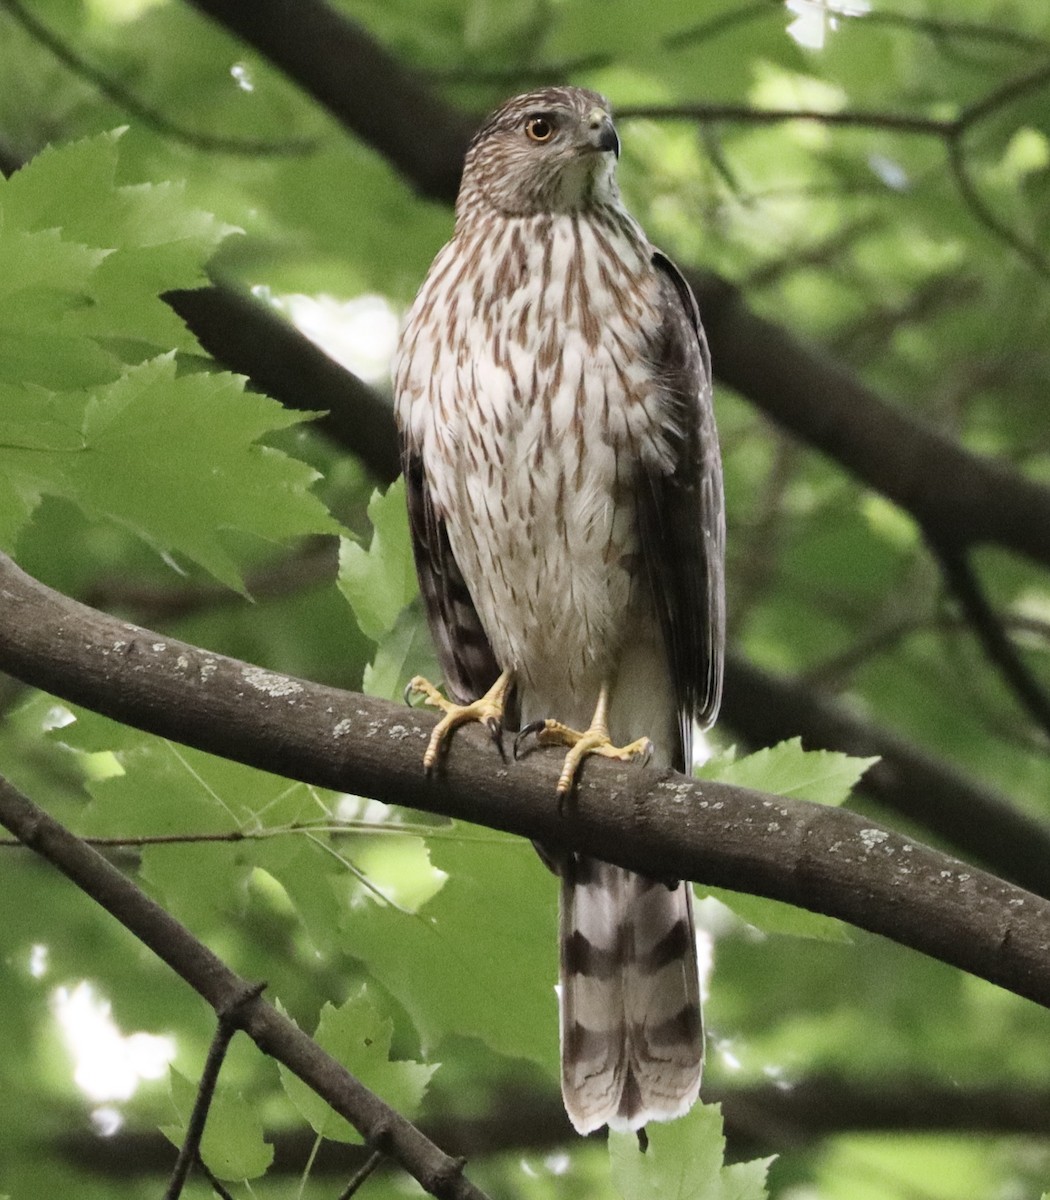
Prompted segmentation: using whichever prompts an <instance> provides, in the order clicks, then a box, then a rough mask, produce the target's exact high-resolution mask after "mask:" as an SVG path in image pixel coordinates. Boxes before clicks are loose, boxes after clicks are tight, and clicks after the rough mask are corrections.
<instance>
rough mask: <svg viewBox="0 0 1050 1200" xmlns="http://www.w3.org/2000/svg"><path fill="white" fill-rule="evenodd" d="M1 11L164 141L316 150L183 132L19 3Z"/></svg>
mask: <svg viewBox="0 0 1050 1200" xmlns="http://www.w3.org/2000/svg"><path fill="white" fill-rule="evenodd" d="M0 7H2V8H4V9H6V11H7V12H8V13H9V14H10V15H11V17H12V18H13V19H14V20H15V21H17V22H18V24H19V25H21V26H22V28H23V29H24V30H25V31H26V33H28V34H29V36H30V37H32V38H33V39H34V40H35V41H37V42H39V43H40V44H41V45H42V46H45V47H46V48H47V49H48V50H49V51H50V52H51V53H52V54H53V55H54V57H55V58H57V59H58V60H59V62H61V63H63V64H64V65H65V66H67V67H68V68H69V69H70V70H71V71H72V72H73V73H74V74H76V75H79V76H80V78H81V79H86V80H87V81H88V82H89V83H90V84H91V85H92V86H93V87H95V88H97V90H98V91H100V92H101V93H102V95H103V96H105V97H106V98H107V99H108V100H111V101H112V102H113V103H114V104H116V105H117V106H118V107H120V108H122V109H123V110H124V111H125V112H127V113H130V115H131V116H133V117H138V119H139V120H140V121H142V122H143V123H144V124H146V125H149V126H151V127H152V128H153V129H155V130H156V131H157V132H158V133H160V134H162V135H163V136H164V137H169V138H172V139H174V140H175V141H179V142H184V143H185V144H186V145H188V146H192V147H193V148H194V149H195V150H203V151H204V152H206V153H210V154H231V155H237V156H245V157H252V158H257V157H258V158H261V157H264V156H267V155H302V154H309V153H311V152H312V151H314V150H316V149H317V145H318V143H317V140H316V139H305V138H285V139H283V140H281V141H269V140H266V139H263V138H236V137H223V136H221V135H217V134H210V133H200V132H197V131H196V130H192V129H186V128H185V127H184V126H182V125H179V124H177V123H176V122H174V121H172V120H171V119H170V118H168V117H166V116H165V115H164V114H163V113H162V112H161V111H160V110H159V109H156V108H153V107H152V106H151V105H149V104H146V103H145V102H144V101H142V100H140V99H138V97H137V96H135V95H134V94H133V93H132V92H130V91H128V89H127V88H125V87H124V86H123V85H122V84H120V83H117V81H116V80H115V79H111V78H110V77H109V76H108V75H106V74H105V73H104V72H103V71H100V70H99V69H98V68H97V67H95V66H93V65H92V64H91V63H89V62H88V61H87V60H86V59H85V58H83V57H82V56H81V55H80V54H78V53H77V52H76V51H75V50H73V49H72V47H70V46H68V45H67V44H66V43H65V42H64V41H63V40H62V39H61V38H60V37H59V36H58V35H57V34H56V33H55V32H54V31H53V30H51V29H49V28H48V27H47V26H46V25H44V24H43V23H42V22H41V21H40V20H38V19H37V17H35V16H34V15H33V14H32V13H31V12H30V11H29V10H28V9H27V8H26V7H25V5H24V4H23V3H22V0H0Z"/></svg>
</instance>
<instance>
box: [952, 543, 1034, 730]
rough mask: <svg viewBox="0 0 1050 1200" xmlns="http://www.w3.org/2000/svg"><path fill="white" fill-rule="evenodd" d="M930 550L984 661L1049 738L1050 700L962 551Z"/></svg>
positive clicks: (954, 549)
mask: <svg viewBox="0 0 1050 1200" xmlns="http://www.w3.org/2000/svg"><path fill="white" fill-rule="evenodd" d="M930 549H931V551H932V552H933V554H934V556H935V557H936V559H937V561H938V562H939V563H940V565H941V570H942V571H943V573H944V578H945V580H946V581H947V583H948V586H949V587H950V588H951V590H952V592H953V594H954V595H955V598H956V600H957V601H958V602H959V606H960V608H961V609H962V611H963V613H964V614H965V615H966V620H967V622H968V623H969V625H970V627H971V629H973V631H974V633H975V634H976V636H977V640H978V641H979V642H980V644H981V648H982V649H983V650H984V653H985V656H986V657H987V659H988V661H989V662H990V663H991V664H992V666H993V667H994V668H995V669H996V671H997V672H998V673H999V675H1000V676H1001V677H1002V679H1003V681H1004V682H1005V683H1006V685H1007V687H1008V688H1009V689H1010V691H1011V692H1013V695H1014V698H1015V699H1016V700H1017V701H1018V703H1019V704H1020V705H1021V706H1022V708H1024V710H1025V711H1026V712H1027V713H1028V715H1029V716H1030V717H1031V718H1032V720H1033V721H1035V722H1036V724H1038V725H1039V727H1040V728H1041V729H1042V731H1043V734H1044V735H1045V737H1047V738H1050V697H1048V696H1047V694H1046V692H1045V691H1044V690H1043V688H1042V687H1041V685H1040V684H1039V681H1038V680H1037V679H1036V678H1035V676H1034V675H1033V674H1032V672H1031V671H1030V670H1029V669H1028V667H1027V665H1026V664H1025V661H1024V659H1023V658H1022V657H1021V655H1020V654H1019V653H1018V651H1017V649H1016V647H1015V646H1014V644H1013V642H1011V641H1010V638H1009V636H1008V634H1007V632H1006V629H1005V628H1004V626H1003V623H1002V621H1000V619H999V617H998V615H997V614H996V612H995V609H994V608H993V607H992V605H991V603H990V602H989V600H988V597H987V596H986V595H985V594H984V590H983V589H982V587H981V583H980V580H979V579H978V578H977V573H976V572H975V571H974V569H973V566H972V565H971V563H970V561H969V558H968V557H967V554H966V552H965V551H964V550H959V549H958V548H957V547H955V546H952V545H945V544H943V543H939V542H934V543H932V544H931V546H930Z"/></svg>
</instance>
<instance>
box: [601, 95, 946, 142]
mask: <svg viewBox="0 0 1050 1200" xmlns="http://www.w3.org/2000/svg"><path fill="white" fill-rule="evenodd" d="M616 115H617V116H618V117H619V118H621V119H624V120H631V119H634V118H639V119H643V120H648V121H666V120H689V121H701V122H705V123H707V122H730V123H734V124H740V125H782V124H784V123H785V122H787V121H819V122H820V123H821V124H822V125H842V126H847V127H851V128H857V129H885V130H889V131H891V132H893V133H903V134H917V135H920V136H923V137H939V138H946V137H950V136H951V135H952V134H953V133H954V132H955V129H956V122H955V121H954V120H952V119H945V118H941V117H923V116H918V115H915V114H912V113H898V112H882V111H879V110H876V109H872V110H870V111H864V110H859V109H843V110H840V111H838V112H828V111H825V110H823V109H819V108H753V107H752V106H751V105H749V104H707V103H704V104H700V103H686V104H627V105H624V106H623V107H621V108H618V109H617V110H616Z"/></svg>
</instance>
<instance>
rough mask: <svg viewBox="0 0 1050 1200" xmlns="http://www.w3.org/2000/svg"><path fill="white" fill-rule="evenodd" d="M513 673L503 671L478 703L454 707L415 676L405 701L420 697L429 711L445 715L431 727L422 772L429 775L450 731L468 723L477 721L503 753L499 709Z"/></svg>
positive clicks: (434, 688) (406, 692)
mask: <svg viewBox="0 0 1050 1200" xmlns="http://www.w3.org/2000/svg"><path fill="white" fill-rule="evenodd" d="M513 677H514V676H513V672H512V671H504V672H503V674H502V675H501V676H500V677H499V679H497V680H496V682H495V683H494V684H493V685H492V687H490V688H489V690H488V691H487V692H486V693H485V694H484V696H482V697H481V698H480V699H478V700H475V701H474V702H473V703H472V704H456V703H454V702H453V701H452V700H446V699H445V697H444V696H442V694H441V693H440V692H439V691H438V690H437V688H436V687H434V685H433V684H432V683H431V682H430V681H429V680H427V679H424V678H423V676H422V675H417V676H416V677H415V678H414V679H413V680H412V681H411V682H410V683H409V685H408V687H407V688H405V699H406V700H407V699H408V698H409V697H410V696H422V697H423V703H424V704H429V705H430V706H431V707H432V708H440V709H441V711H442V712H443V713H444V714H445V715H444V716H443V717H442V718H441V720H440V721H438V723H437V724H436V725H435V726H434V732H433V733H432V734H431V735H430V741H429V743H428V744H427V749H426V753H425V754H424V755H423V769H424V770H425V771H426V772H427V774H429V773H430V772H431V771H432V770H433V769H434V764H435V763H436V762H437V760H438V756H439V755H440V754H441V749H442V746H443V745H444V744H445V742H446V741H447V740H448V738H449V736H450V735H451V733H452V731H453V729H456V728H457V727H458V726H460V725H466V724H468V723H469V722H470V721H478V722H480V723H481V724H482V725H484V726H485V728H486V729H487V730H488V731H489V733H490V734H492V740H493V741H494V742H495V743H496V745H497V746H499V748H500V753H502V752H503V705H504V702H505V701H506V698H507V690H508V688H509V687H510V685H511V682H512V681H513Z"/></svg>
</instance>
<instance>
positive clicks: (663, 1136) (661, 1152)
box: [609, 1104, 770, 1200]
mask: <svg viewBox="0 0 1050 1200" xmlns="http://www.w3.org/2000/svg"><path fill="white" fill-rule="evenodd" d="M724 1150H725V1138H724V1137H723V1136H722V1114H721V1112H720V1110H719V1107H718V1105H717V1104H703V1105H697V1107H696V1108H694V1109H693V1110H692V1112H690V1113H689V1114H688V1116H686V1117H683V1118H682V1119H681V1120H680V1121H674V1122H672V1123H671V1124H669V1125H659V1126H656V1127H654V1128H653V1129H652V1130H651V1131H650V1132H649V1147H648V1149H647V1150H646V1152H645V1153H644V1154H639V1153H638V1145H637V1142H636V1140H635V1137H634V1135H633V1134H624V1133H613V1134H610V1135H609V1160H610V1163H611V1165H612V1177H613V1183H614V1185H615V1187H616V1190H617V1192H619V1194H620V1195H621V1196H622V1197H623V1200H766V1197H767V1196H768V1195H769V1193H768V1192H767V1191H766V1188H765V1179H766V1171H767V1169H768V1167H769V1161H770V1160H769V1159H766V1160H765V1161H758V1160H756V1161H755V1162H749V1163H735V1164H734V1165H733V1166H728V1167H727V1166H723V1164H722V1155H723V1153H724Z"/></svg>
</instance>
